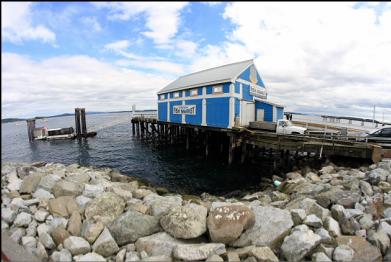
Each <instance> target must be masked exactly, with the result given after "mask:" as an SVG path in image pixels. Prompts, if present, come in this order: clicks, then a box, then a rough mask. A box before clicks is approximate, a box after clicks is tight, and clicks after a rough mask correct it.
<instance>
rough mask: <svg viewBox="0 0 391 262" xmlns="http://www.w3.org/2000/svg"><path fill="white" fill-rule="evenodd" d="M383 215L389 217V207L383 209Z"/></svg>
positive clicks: (390, 213)
mask: <svg viewBox="0 0 391 262" xmlns="http://www.w3.org/2000/svg"><path fill="white" fill-rule="evenodd" d="M384 217H391V208H390V207H389V208H386V209H385V210H384Z"/></svg>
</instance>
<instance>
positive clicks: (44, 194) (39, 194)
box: [32, 188, 54, 200]
mask: <svg viewBox="0 0 391 262" xmlns="http://www.w3.org/2000/svg"><path fill="white" fill-rule="evenodd" d="M32 196H33V197H34V198H37V199H39V200H43V199H45V200H46V199H51V198H54V195H53V194H52V193H50V192H49V191H46V190H45V189H42V188H38V189H37V190H36V191H35V192H34V193H33V194H32Z"/></svg>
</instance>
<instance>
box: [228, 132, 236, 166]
mask: <svg viewBox="0 0 391 262" xmlns="http://www.w3.org/2000/svg"><path fill="white" fill-rule="evenodd" d="M234 149H235V138H234V136H233V134H231V135H230V136H229V145H228V165H231V164H232V162H233V160H234Z"/></svg>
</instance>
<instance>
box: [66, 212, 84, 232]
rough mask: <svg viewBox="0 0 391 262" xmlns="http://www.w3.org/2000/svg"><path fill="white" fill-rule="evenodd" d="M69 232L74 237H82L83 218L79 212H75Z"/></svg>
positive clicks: (69, 224) (70, 219)
mask: <svg viewBox="0 0 391 262" xmlns="http://www.w3.org/2000/svg"><path fill="white" fill-rule="evenodd" d="M67 230H68V232H69V233H70V234H71V235H73V236H80V230H81V216H80V213H79V212H77V211H73V213H72V215H71V217H70V218H69V221H68V228H67Z"/></svg>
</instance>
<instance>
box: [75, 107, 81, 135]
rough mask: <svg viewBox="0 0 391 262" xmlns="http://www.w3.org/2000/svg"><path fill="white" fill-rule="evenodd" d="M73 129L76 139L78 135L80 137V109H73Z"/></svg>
mask: <svg viewBox="0 0 391 262" xmlns="http://www.w3.org/2000/svg"><path fill="white" fill-rule="evenodd" d="M75 129H76V136H77V138H80V135H81V129H80V108H75Z"/></svg>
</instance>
